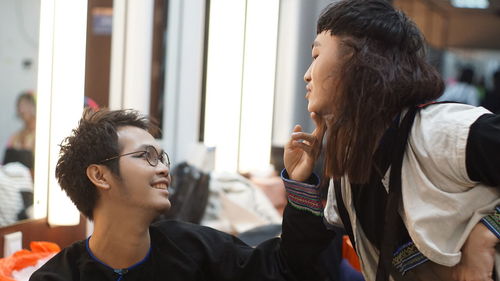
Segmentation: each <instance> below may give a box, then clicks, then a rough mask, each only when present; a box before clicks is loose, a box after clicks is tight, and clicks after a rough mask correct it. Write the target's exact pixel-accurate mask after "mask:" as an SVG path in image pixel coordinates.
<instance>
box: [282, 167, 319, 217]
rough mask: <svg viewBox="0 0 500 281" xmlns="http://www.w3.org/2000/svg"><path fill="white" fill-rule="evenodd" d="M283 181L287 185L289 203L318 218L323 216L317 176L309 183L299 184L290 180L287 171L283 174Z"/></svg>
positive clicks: (309, 180) (310, 179)
mask: <svg viewBox="0 0 500 281" xmlns="http://www.w3.org/2000/svg"><path fill="white" fill-rule="evenodd" d="M281 179H282V180H283V182H284V183H285V189H286V191H287V196H288V202H290V204H291V205H292V206H293V207H295V208H296V209H299V210H304V211H308V212H310V213H312V214H313V215H316V216H323V205H322V204H321V199H320V191H319V178H318V176H316V175H315V174H313V175H311V177H310V178H309V179H308V180H307V182H298V181H294V180H291V179H289V177H288V173H287V172H286V170H285V169H283V171H282V172H281Z"/></svg>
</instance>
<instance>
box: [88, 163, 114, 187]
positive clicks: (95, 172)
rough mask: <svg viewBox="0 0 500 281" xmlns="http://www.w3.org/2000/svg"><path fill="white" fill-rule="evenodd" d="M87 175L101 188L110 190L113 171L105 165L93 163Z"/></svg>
mask: <svg viewBox="0 0 500 281" xmlns="http://www.w3.org/2000/svg"><path fill="white" fill-rule="evenodd" d="M86 172H87V177H88V178H89V180H90V181H91V182H92V183H93V184H94V185H95V186H96V187H97V188H99V189H101V190H108V189H110V188H111V185H110V182H109V181H110V179H111V171H110V170H109V169H108V167H106V166H104V165H98V164H92V165H90V166H88V167H87V171H86Z"/></svg>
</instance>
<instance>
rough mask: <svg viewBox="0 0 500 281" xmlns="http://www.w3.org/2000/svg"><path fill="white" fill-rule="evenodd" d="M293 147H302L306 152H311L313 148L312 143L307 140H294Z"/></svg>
mask: <svg viewBox="0 0 500 281" xmlns="http://www.w3.org/2000/svg"><path fill="white" fill-rule="evenodd" d="M291 147H292V148H294V149H295V148H300V149H302V150H303V151H304V152H306V153H307V154H311V152H312V150H313V148H312V147H311V145H309V144H307V143H305V142H301V141H292V146H291Z"/></svg>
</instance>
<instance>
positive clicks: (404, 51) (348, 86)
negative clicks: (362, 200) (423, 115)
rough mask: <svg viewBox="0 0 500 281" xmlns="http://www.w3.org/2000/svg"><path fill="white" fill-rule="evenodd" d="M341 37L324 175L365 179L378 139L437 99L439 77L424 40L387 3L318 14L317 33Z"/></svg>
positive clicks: (336, 6)
mask: <svg viewBox="0 0 500 281" xmlns="http://www.w3.org/2000/svg"><path fill="white" fill-rule="evenodd" d="M325 31H326V32H329V33H330V35H334V36H338V37H339V38H340V42H341V43H340V44H341V48H342V49H344V50H345V53H347V54H348V55H347V56H346V58H345V61H344V62H343V66H342V67H341V70H340V73H339V77H338V79H339V81H340V84H339V88H338V89H337V90H338V91H337V93H336V94H335V96H336V97H335V104H333V105H332V106H333V107H334V108H333V109H334V110H333V112H334V114H333V115H334V117H333V119H332V120H331V121H330V122H331V124H329V130H328V132H327V143H326V149H327V154H326V158H325V164H324V168H325V174H326V175H327V176H330V177H333V178H334V179H339V178H340V177H342V176H344V175H347V176H348V178H349V180H350V181H351V182H353V183H366V182H367V181H368V180H369V177H370V173H371V170H372V169H371V167H372V158H373V154H374V152H375V150H376V148H377V146H378V143H379V141H380V138H381V136H382V135H383V133H384V131H385V130H386V129H387V128H388V126H389V125H390V123H391V122H392V120H393V119H394V118H395V116H396V115H397V114H398V113H399V112H401V110H402V109H404V108H406V107H410V106H414V105H417V104H419V103H423V102H427V101H430V100H434V99H436V98H437V97H439V96H440V95H441V94H442V91H443V88H444V84H443V81H442V79H441V76H440V74H439V73H438V72H437V71H436V70H435V69H434V68H433V67H432V66H431V65H430V64H429V63H428V62H427V61H426V58H425V50H424V47H425V46H424V39H423V37H422V35H421V33H420V31H419V30H418V29H417V27H416V26H415V24H414V23H413V22H412V21H411V20H410V19H408V17H406V15H405V14H404V13H403V12H401V11H397V10H395V9H394V8H393V7H392V5H391V4H389V3H388V2H387V1H386V0H341V1H337V2H335V3H332V4H331V5H330V6H328V7H327V8H326V9H325V10H324V11H323V13H322V14H321V16H320V18H319V20H318V25H317V33H318V34H319V33H322V32H325Z"/></svg>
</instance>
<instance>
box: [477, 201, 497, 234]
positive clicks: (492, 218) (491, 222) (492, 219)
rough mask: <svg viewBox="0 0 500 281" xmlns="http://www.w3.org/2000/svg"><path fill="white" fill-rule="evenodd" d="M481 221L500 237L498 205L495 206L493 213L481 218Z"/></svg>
mask: <svg viewBox="0 0 500 281" xmlns="http://www.w3.org/2000/svg"><path fill="white" fill-rule="evenodd" d="M481 222H482V223H484V225H486V227H487V228H488V229H489V230H491V231H492V232H493V233H494V234H495V235H496V236H497V238H498V239H500V206H497V207H496V208H495V213H493V214H491V215H488V216H486V217H484V218H482V219H481Z"/></svg>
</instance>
